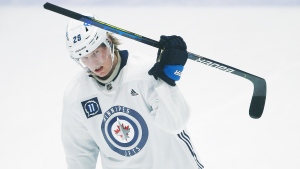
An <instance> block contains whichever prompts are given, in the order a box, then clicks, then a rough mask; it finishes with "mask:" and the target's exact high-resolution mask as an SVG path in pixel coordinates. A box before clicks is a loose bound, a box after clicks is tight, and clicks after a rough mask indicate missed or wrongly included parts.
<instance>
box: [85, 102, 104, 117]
mask: <svg viewBox="0 0 300 169" xmlns="http://www.w3.org/2000/svg"><path fill="white" fill-rule="evenodd" d="M81 105H82V108H83V111H84V113H85V115H86V118H91V117H93V116H96V115H98V114H102V111H101V108H100V105H99V102H98V98H97V97H94V98H91V99H89V100H86V101H83V102H81Z"/></svg>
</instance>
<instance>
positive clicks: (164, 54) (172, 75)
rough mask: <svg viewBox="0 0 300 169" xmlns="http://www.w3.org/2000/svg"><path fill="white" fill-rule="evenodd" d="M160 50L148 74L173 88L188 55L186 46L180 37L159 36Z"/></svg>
mask: <svg viewBox="0 0 300 169" xmlns="http://www.w3.org/2000/svg"><path fill="white" fill-rule="evenodd" d="M159 45H160V49H159V50H158V53H157V59H156V61H157V62H156V63H155V64H154V66H153V67H152V68H151V69H150V70H149V72H148V74H149V75H153V76H154V78H155V79H157V78H160V79H161V80H163V81H165V82H166V83H168V84H169V85H171V86H175V85H176V83H175V81H178V80H179V79H180V76H181V72H182V71H183V66H184V65H185V63H186V61H187V58H188V54H187V51H186V48H187V47H186V44H185V42H184V41H183V39H182V38H181V37H180V36H175V35H173V36H164V35H163V36H161V37H160V41H159Z"/></svg>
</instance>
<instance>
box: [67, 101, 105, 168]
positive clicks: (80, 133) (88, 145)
mask: <svg viewBox="0 0 300 169" xmlns="http://www.w3.org/2000/svg"><path fill="white" fill-rule="evenodd" d="M61 134H62V135H61V136H62V143H63V147H64V150H65V154H66V161H67V165H68V169H95V168H96V163H97V158H98V154H99V147H98V146H97V145H96V143H95V142H94V141H93V139H92V137H91V135H90V134H89V133H88V131H87V129H86V128H85V126H84V125H83V124H82V122H81V119H80V117H79V116H78V114H76V110H75V108H73V106H72V105H71V104H68V103H66V101H64V106H63V116H62V130H61Z"/></svg>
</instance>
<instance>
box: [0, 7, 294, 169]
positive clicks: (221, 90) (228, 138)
mask: <svg viewBox="0 0 300 169" xmlns="http://www.w3.org/2000/svg"><path fill="white" fill-rule="evenodd" d="M68 8H70V9H72V10H74V11H78V12H92V13H95V14H97V15H100V14H101V20H103V21H105V22H108V23H110V24H113V25H116V26H118V27H121V28H124V29H128V30H130V31H132V32H135V33H138V34H141V35H143V36H146V37H149V38H152V39H156V40H158V39H159V36H160V35H161V34H165V35H172V34H176V35H180V36H182V37H183V38H184V39H185V41H186V43H187V45H188V51H190V52H193V53H197V54H200V55H203V56H205V57H207V58H210V59H213V60H216V61H219V62H221V63H225V64H227V65H230V66H233V67H235V68H239V69H241V70H244V71H246V72H249V73H251V74H254V75H257V76H260V77H263V78H265V79H266V81H267V87H268V91H267V100H266V106H265V111H264V114H263V115H262V117H261V119H258V120H254V119H251V118H250V117H249V116H248V109H249V105H250V100H251V96H252V90H253V87H252V84H251V82H250V81H248V80H246V79H243V78H241V77H238V76H235V75H231V74H229V73H225V72H223V71H220V70H217V69H214V68H211V67H208V66H205V65H203V64H200V63H196V62H193V61H188V62H187V65H186V67H185V70H184V72H183V74H182V79H181V81H180V82H179V83H178V84H179V87H180V88H181V90H182V92H183V93H184V96H185V98H186V100H187V101H188V102H189V103H190V106H191V108H192V118H191V120H190V122H189V124H188V129H189V132H190V135H191V139H192V141H193V143H194V147H195V148H196V150H197V152H198V156H199V157H200V158H201V160H202V161H203V163H204V164H205V166H206V168H212V169H219V168H222V169H250V168H251V169H252V168H255V169H271V168H272V169H282V168H288V169H299V168H300V160H299V159H300V134H299V133H300V132H299V129H300V123H299V122H300V111H299V101H300V99H299V95H300V90H299V86H300V80H299V77H300V76H299V75H300V73H299V72H300V59H299V57H300V41H299V39H300V31H299V30H300V22H299V17H300V8H299V7H297V8H296V7H295V8H293V7H289V8H279V7H273V8H259V7H256V8H247V7H244V8H230V7H227V8H203V7H202V8H201V7H198V8H180V7H169V8H145V7H143V8H139V9H136V8H121V7H118V8H112V7H110V8H108V7H106V8H101V7H97V6H94V7H78V6H77V7H76V6H69V7H68ZM165 10H167V11H165ZM171 13H172V15H171ZM67 22H68V18H66V17H64V16H61V15H58V14H56V13H53V12H50V11H47V10H44V9H43V8H42V6H40V7H9V8H6V7H4V6H1V7H0V23H1V26H0V32H1V35H0V40H1V47H0V49H1V62H0V105H1V109H0V110H1V114H2V117H1V118H0V133H1V141H0V142H1V144H0V168H5V169H27V168H28V169H29V168H30V169H41V168H42V169H53V168H66V164H65V160H64V158H65V157H64V152H63V149H62V145H61V141H60V120H61V107H62V96H63V92H64V89H65V88H66V85H67V84H68V82H69V81H70V80H71V79H72V78H73V77H74V76H75V74H76V73H77V72H78V71H79V70H80V68H79V67H78V66H77V65H76V64H75V63H73V61H72V60H71V59H69V56H68V53H67V51H66V49H65V39H64V38H65V28H66V24H67ZM122 42H123V43H124V45H122V47H121V48H122V49H128V50H129V51H134V52H138V53H142V54H145V55H146V56H145V57H147V58H151V57H152V58H153V61H154V60H155V57H156V56H155V55H156V49H155V48H152V47H149V46H147V45H143V44H139V43H137V42H134V41H132V40H128V39H126V38H122ZM98 168H99V169H100V168H101V166H100V165H99V166H98Z"/></svg>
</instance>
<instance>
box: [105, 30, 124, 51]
mask: <svg viewBox="0 0 300 169" xmlns="http://www.w3.org/2000/svg"><path fill="white" fill-rule="evenodd" d="M107 37H108V38H109V39H110V40H111V41H112V44H113V45H114V48H115V51H114V54H115V55H117V54H118V51H119V45H120V44H121V42H120V40H119V39H118V38H116V37H115V36H114V35H113V34H112V33H110V32H107Z"/></svg>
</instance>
